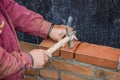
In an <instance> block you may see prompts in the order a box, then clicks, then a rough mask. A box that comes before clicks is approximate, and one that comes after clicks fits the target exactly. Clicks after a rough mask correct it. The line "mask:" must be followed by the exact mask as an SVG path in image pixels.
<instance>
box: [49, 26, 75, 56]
mask: <svg viewBox="0 0 120 80" xmlns="http://www.w3.org/2000/svg"><path fill="white" fill-rule="evenodd" d="M74 39H76V31H71V30H69V28H68V27H66V37H64V38H63V39H62V40H60V41H59V42H57V43H56V44H55V45H54V46H52V47H50V48H49V49H48V50H47V55H48V56H49V57H52V53H54V52H55V51H56V50H58V49H59V48H60V47H61V46H62V45H64V44H65V43H67V42H68V46H69V47H73V40H74Z"/></svg>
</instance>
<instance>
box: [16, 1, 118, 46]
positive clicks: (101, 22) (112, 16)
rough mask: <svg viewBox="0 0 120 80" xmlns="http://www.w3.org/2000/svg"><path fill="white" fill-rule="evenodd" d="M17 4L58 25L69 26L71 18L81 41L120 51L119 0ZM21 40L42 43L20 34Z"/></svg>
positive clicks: (38, 39)
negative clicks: (119, 49) (68, 21)
mask: <svg viewBox="0 0 120 80" xmlns="http://www.w3.org/2000/svg"><path fill="white" fill-rule="evenodd" d="M16 1H18V2H19V3H20V4H22V5H24V6H26V7H27V8H29V9H31V10H33V11H35V12H38V13H40V14H41V15H42V16H43V17H44V18H45V19H46V20H48V21H50V22H52V23H55V24H65V25H66V24H67V20H68V18H69V17H70V16H71V17H72V18H73V21H72V22H71V26H72V27H74V29H75V30H76V31H77V36H78V38H79V40H80V41H84V42H90V43H95V44H101V45H106V46H112V47H118V48H120V0H16ZM26 36H27V37H26ZM18 37H19V39H20V40H23V41H27V42H33V43H39V42H40V40H41V39H40V38H38V37H33V36H30V35H28V34H25V33H21V32H18Z"/></svg>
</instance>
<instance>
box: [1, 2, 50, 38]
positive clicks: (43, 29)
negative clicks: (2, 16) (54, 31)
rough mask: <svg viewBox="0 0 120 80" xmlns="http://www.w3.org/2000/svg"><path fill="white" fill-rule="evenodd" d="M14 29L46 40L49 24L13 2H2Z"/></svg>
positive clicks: (39, 16) (38, 15)
mask: <svg viewBox="0 0 120 80" xmlns="http://www.w3.org/2000/svg"><path fill="white" fill-rule="evenodd" d="M2 1H3V4H4V7H5V9H6V10H7V12H8V14H9V16H10V18H11V19H12V22H13V24H14V26H15V28H16V29H18V30H20V31H23V32H26V33H29V34H31V35H34V36H39V37H42V38H46V37H47V35H48V32H49V28H50V26H51V23H50V22H48V21H46V20H44V18H43V17H42V16H41V15H40V14H37V13H35V12H33V11H30V10H28V9H27V8H25V7H23V6H21V5H19V4H18V3H16V2H15V1H14V0H2Z"/></svg>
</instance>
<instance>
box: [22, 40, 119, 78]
mask: <svg viewBox="0 0 120 80" xmlns="http://www.w3.org/2000/svg"><path fill="white" fill-rule="evenodd" d="M55 43H56V42H54V41H52V40H50V39H45V40H43V41H42V42H41V43H40V45H35V44H34V45H33V44H30V43H25V42H21V48H22V51H25V52H28V51H30V50H32V49H36V48H40V49H45V50H46V49H48V48H50V47H51V46H53V45H54V44H55ZM74 43H75V44H74V47H73V48H69V47H68V46H67V44H66V46H65V47H63V48H61V49H59V50H57V51H56V52H54V53H53V58H52V59H51V60H49V61H48V62H47V63H46V65H45V66H44V67H43V68H42V69H30V70H27V71H25V72H24V80H120V72H119V69H120V68H119V66H118V65H120V63H119V56H120V49H118V48H113V47H109V46H102V45H96V44H91V43H87V42H80V41H74Z"/></svg>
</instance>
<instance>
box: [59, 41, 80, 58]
mask: <svg viewBox="0 0 120 80" xmlns="http://www.w3.org/2000/svg"><path fill="white" fill-rule="evenodd" d="M79 43H80V42H79V41H74V46H73V47H72V48H70V47H69V46H68V44H66V46H65V47H63V48H61V49H60V52H61V58H64V59H68V60H71V59H74V57H75V53H74V52H75V50H76V48H77V47H78V45H79Z"/></svg>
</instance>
